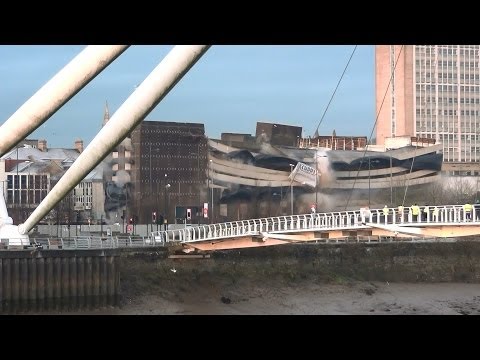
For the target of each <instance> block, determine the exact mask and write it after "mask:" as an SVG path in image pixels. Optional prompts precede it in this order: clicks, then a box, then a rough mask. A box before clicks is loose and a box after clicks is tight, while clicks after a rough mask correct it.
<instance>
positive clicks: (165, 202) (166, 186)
mask: <svg viewBox="0 0 480 360" xmlns="http://www.w3.org/2000/svg"><path fill="white" fill-rule="evenodd" d="M165 176H167V174H165ZM169 188H170V184H167V185H165V199H164V206H165V218H164V221H165V230H167V226H168V216H167V191H168V189H169Z"/></svg>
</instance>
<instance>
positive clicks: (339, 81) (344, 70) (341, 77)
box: [315, 45, 358, 133]
mask: <svg viewBox="0 0 480 360" xmlns="http://www.w3.org/2000/svg"><path fill="white" fill-rule="evenodd" d="M357 46H358V45H355V47H354V48H353V51H352V54H351V55H350V58H349V59H348V62H347V65H345V68H344V69H343V73H342V76H340V79H339V80H338V82H337V86H336V87H335V90H334V91H333V94H332V96H331V97H330V100H329V101H328V104H327V107H326V108H325V110H324V111H323V114H322V117H321V118H320V121H319V122H318V125H317V128H316V130H315V133H317V132H318V128H319V127H320V124H321V123H322V121H323V118H324V117H325V114H326V113H327V110H328V108H329V106H330V103H331V102H332V100H333V97H334V96H335V93H336V92H337V89H338V87H339V86H340V83H341V82H342V79H343V76H344V75H345V72H346V71H347V68H348V65H349V64H350V61H351V60H352V57H353V54H355V50H357Z"/></svg>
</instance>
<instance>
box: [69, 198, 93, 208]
mask: <svg viewBox="0 0 480 360" xmlns="http://www.w3.org/2000/svg"><path fill="white" fill-rule="evenodd" d="M73 199H74V202H75V205H84V206H88V205H90V206H91V205H92V202H93V196H74V197H73Z"/></svg>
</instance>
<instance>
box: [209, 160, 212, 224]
mask: <svg viewBox="0 0 480 360" xmlns="http://www.w3.org/2000/svg"><path fill="white" fill-rule="evenodd" d="M211 167H212V160H209V162H208V191H209V192H210V194H211V211H210V221H209V222H210V224H211V223H212V221H213V184H212V186H210V182H211V181H212V180H211V179H210V168H211Z"/></svg>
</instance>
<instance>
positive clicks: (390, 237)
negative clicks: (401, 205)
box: [151, 205, 480, 252]
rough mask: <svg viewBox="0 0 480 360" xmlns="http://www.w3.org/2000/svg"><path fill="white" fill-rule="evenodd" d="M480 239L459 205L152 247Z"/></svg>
mask: <svg viewBox="0 0 480 360" xmlns="http://www.w3.org/2000/svg"><path fill="white" fill-rule="evenodd" d="M479 234H480V209H474V210H472V212H471V213H467V212H465V211H464V210H463V206H461V205H442V206H436V209H435V207H433V206H430V207H428V208H427V209H426V207H420V214H419V215H418V216H415V215H413V214H412V211H411V210H410V209H405V210H404V211H403V212H401V213H399V212H398V210H397V208H389V209H388V215H386V216H385V215H384V209H383V208H382V209H360V210H349V211H338V212H329V213H315V214H302V215H289V216H275V217H269V218H261V219H250V220H241V221H233V222H226V223H219V224H210V225H201V226H196V227H186V228H184V229H176V230H167V231H156V232H153V233H152V234H151V240H152V242H153V241H154V242H155V243H160V244H169V243H181V244H182V245H183V247H184V248H185V251H186V252H188V251H194V250H204V251H211V250H223V249H235V248H245V247H257V246H271V245H280V244H285V243H294V242H307V241H315V242H317V243H318V242H320V243H322V242H323V243H329V242H337V243H338V242H352V241H353V242H373V241H377V242H378V241H422V242H425V241H452V239H456V238H461V237H465V236H475V235H479Z"/></svg>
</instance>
